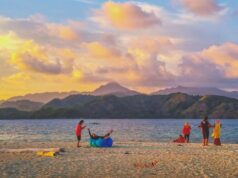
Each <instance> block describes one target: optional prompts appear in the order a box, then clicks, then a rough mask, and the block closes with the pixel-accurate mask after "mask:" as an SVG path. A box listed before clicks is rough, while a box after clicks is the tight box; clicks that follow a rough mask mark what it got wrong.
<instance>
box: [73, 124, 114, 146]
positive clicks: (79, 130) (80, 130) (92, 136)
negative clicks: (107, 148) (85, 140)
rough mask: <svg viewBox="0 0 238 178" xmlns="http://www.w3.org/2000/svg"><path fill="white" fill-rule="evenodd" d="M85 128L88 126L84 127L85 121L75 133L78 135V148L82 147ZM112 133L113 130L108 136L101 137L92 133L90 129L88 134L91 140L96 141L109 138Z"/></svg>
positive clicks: (78, 125)
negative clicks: (81, 142)
mask: <svg viewBox="0 0 238 178" xmlns="http://www.w3.org/2000/svg"><path fill="white" fill-rule="evenodd" d="M85 128H86V125H84V120H81V121H80V122H79V123H78V124H77V126H76V132H75V133H76V137H77V140H78V142H77V147H80V141H81V135H82V131H83V129H85ZM112 132H113V130H110V131H109V132H108V133H107V134H105V135H102V136H100V135H97V134H95V133H91V130H90V129H89V128H88V134H89V136H90V138H91V139H95V140H97V139H106V138H109V137H110V135H111V134H112Z"/></svg>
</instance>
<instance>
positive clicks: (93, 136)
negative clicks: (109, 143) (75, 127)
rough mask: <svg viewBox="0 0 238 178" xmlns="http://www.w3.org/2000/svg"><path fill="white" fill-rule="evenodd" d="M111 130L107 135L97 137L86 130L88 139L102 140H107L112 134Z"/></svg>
mask: <svg viewBox="0 0 238 178" xmlns="http://www.w3.org/2000/svg"><path fill="white" fill-rule="evenodd" d="M112 132H113V130H110V131H109V132H108V133H107V134H105V135H103V136H98V135H97V134H95V133H91V131H90V129H89V128H88V133H89V136H90V138H92V139H99V138H102V139H106V138H109V137H110V135H111V134H112Z"/></svg>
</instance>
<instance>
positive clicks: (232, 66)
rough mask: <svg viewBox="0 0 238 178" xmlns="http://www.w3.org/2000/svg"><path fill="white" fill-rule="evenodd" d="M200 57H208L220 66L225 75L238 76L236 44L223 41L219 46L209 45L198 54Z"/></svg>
mask: <svg viewBox="0 0 238 178" xmlns="http://www.w3.org/2000/svg"><path fill="white" fill-rule="evenodd" d="M200 55H201V56H202V58H204V59H208V60H210V61H211V62H214V63H215V64H217V65H219V66H222V68H223V69H224V71H225V73H226V76H227V77H231V78H236V77H238V70H237V69H238V60H237V59H238V45H237V44H234V43H224V44H222V45H219V46H215V45H214V46H211V47H209V48H208V49H206V50H204V51H202V52H201V54H200Z"/></svg>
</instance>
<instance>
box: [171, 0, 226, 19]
mask: <svg viewBox="0 0 238 178" xmlns="http://www.w3.org/2000/svg"><path fill="white" fill-rule="evenodd" d="M175 1H178V2H179V3H181V4H182V5H183V6H184V7H185V8H186V9H188V10H189V11H191V12H193V13H194V14H197V15H201V16H207V15H213V14H215V13H217V12H219V11H220V10H222V9H223V8H222V7H221V6H220V5H219V4H218V3H217V2H216V0H175Z"/></svg>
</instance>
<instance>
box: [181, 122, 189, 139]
mask: <svg viewBox="0 0 238 178" xmlns="http://www.w3.org/2000/svg"><path fill="white" fill-rule="evenodd" d="M190 132H191V126H190V125H189V123H188V122H185V123H184V126H183V135H184V138H185V140H186V143H189V136H190Z"/></svg>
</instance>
